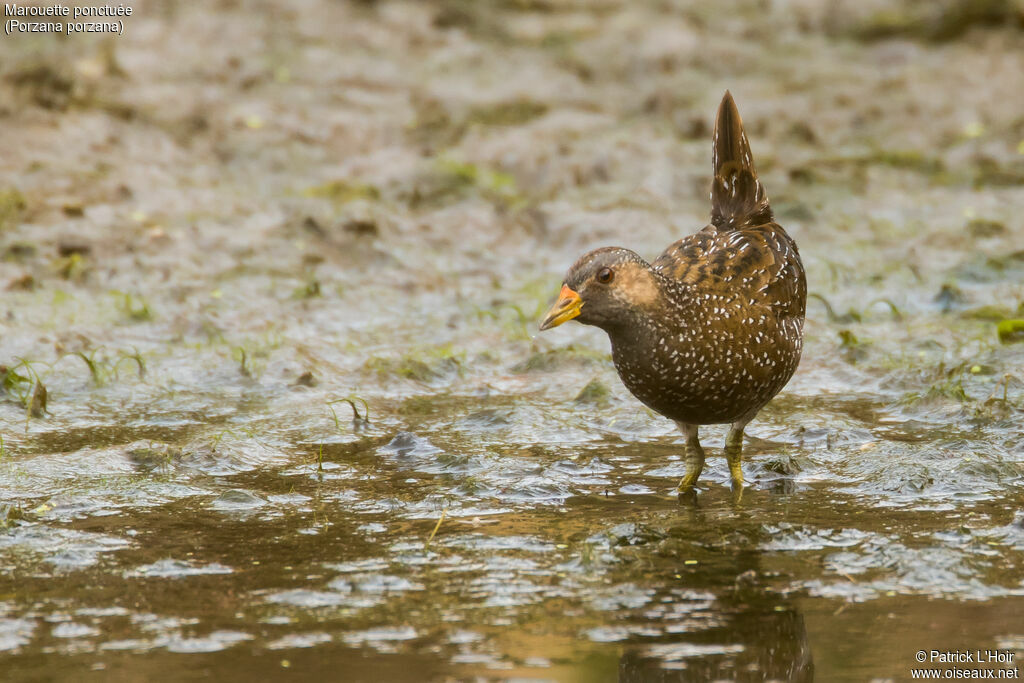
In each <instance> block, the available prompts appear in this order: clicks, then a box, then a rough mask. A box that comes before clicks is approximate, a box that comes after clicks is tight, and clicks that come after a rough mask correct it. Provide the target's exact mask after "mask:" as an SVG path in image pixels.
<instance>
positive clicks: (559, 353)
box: [510, 344, 611, 373]
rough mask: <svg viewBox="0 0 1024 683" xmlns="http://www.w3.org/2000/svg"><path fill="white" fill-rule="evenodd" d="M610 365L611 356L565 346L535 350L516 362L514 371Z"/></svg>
mask: <svg viewBox="0 0 1024 683" xmlns="http://www.w3.org/2000/svg"><path fill="white" fill-rule="evenodd" d="M600 364H604V365H610V364H611V356H610V355H608V354H606V353H600V352H597V351H593V350H592V349H589V348H584V347H579V346H573V345H571V344H570V345H569V346H564V347H560V348H556V349H546V350H543V351H534V352H532V353H531V354H530V357H529V358H527V359H526V360H524V361H521V362H519V363H516V364H515V365H513V366H512V367H511V368H510V370H511V371H512V372H522V373H529V372H552V371H554V370H559V369H561V368H565V367H587V366H592V365H600Z"/></svg>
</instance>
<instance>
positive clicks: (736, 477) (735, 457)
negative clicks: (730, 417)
mask: <svg viewBox="0 0 1024 683" xmlns="http://www.w3.org/2000/svg"><path fill="white" fill-rule="evenodd" d="M749 421H750V420H742V421H740V422H733V423H732V426H731V427H730V428H729V433H728V434H727V435H726V437H725V459H726V461H728V463H729V474H730V475H731V476H732V487H733V488H734V489H739V490H741V489H742V488H743V429H744V428H745V427H746V426H747V422H749Z"/></svg>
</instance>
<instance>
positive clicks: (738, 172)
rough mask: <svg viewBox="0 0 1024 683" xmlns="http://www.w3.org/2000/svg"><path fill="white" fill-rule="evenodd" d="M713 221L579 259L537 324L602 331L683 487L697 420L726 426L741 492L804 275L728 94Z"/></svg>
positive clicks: (692, 471) (793, 347)
mask: <svg viewBox="0 0 1024 683" xmlns="http://www.w3.org/2000/svg"><path fill="white" fill-rule="evenodd" d="M712 170H713V180H712V182H711V222H710V223H709V224H708V225H706V226H705V227H704V228H702V229H701V230H699V231H697V232H695V233H694V234H691V235H689V236H687V237H683V238H682V239H680V240H678V241H676V242H674V243H673V244H671V245H669V247H668V248H667V249H665V251H664V252H663V253H662V254H661V255H660V256H658V257H657V258H656V259H654V260H653V261H651V262H650V263H648V262H647V261H645V260H644V259H643V258H641V257H640V256H639V255H638V254H637V253H636V252H634V251H631V250H629V249H626V248H623V247H603V248H600V249H595V250H593V251H591V252H589V253H587V254H584V255H583V256H581V257H580V258H579V259H578V260H577V261H576V262H575V263H574V264H573V265H572V266H571V267H570V268H569V270H568V272H567V273H566V276H565V279H564V280H563V282H562V288H561V291H560V292H559V294H558V299H557V300H556V302H555V304H554V305H553V306H552V307H551V309H550V310H549V311H548V313H547V314H546V315H545V317H544V319H543V321H542V322H541V324H540V329H541V331H543V330H548V329H551V328H553V327H556V326H558V325H561V324H563V323H565V322H567V321H570V320H575V321H576V322H579V323H582V324H584V325H593V326H596V327H598V328H600V329H602V330H604V331H605V332H606V333H607V334H608V338H609V339H610V341H611V349H612V361H613V363H614V365H615V369H616V370H617V371H618V374H619V377H620V378H621V380H622V382H623V384H624V385H625V386H626V388H627V389H629V391H630V392H631V393H632V394H633V395H634V396H635V397H636V398H637V399H639V400H640V402H641V403H643V404H644V405H646V406H647V407H649V408H650V409H652V410H654V411H655V412H657V413H660V414H661V415H663V416H665V417H667V418H669V419H670V420H673V421H675V423H676V425H677V426H678V428H679V430H680V431H681V432H682V434H683V436H684V437H685V444H686V445H685V457H684V462H685V467H686V469H685V474H684V476H683V477H682V479H681V480H680V482H679V485H678V486H677V489H678V490H679V492H680V493H683V492H687V491H690V492H692V491H693V488H694V486H695V484H696V483H697V480H698V478H699V477H700V474H701V472H702V470H703V468H704V459H705V456H704V449H703V448H702V447H701V444H700V438H699V433H698V430H699V428H700V427H701V426H702V425H709V424H728V425H730V427H729V431H728V433H727V435H726V439H725V457H726V460H727V462H728V465H729V472H730V479H731V483H732V487H733V489H734V490H739V491H740V492H742V490H743V487H744V479H743V467H742V459H743V431H744V429H745V428H746V426H747V424H748V423H749V422H750V421H751V420H752V419H753V418H754V417H755V416H756V415H757V414H758V412H760V410H761V409H762V408H763V407H764V406H765V405H766V404H767V403H768V402H769V401H770V400H771V399H772V398H774V397H775V395H776V394H778V393H779V391H781V390H782V388H783V387H784V386H785V385H786V384H787V383H788V382H789V380H790V378H791V377H792V376H793V373H794V372H795V371H796V369H797V366H798V365H799V363H800V355H801V351H802V348H803V326H804V315H805V309H806V304H807V279H806V275H805V272H804V266H803V262H802V261H801V260H800V253H799V251H798V250H797V245H796V242H795V241H794V240H793V238H792V237H790V236H789V234H788V233H787V232H786V231H785V230H784V229H783V228H782V226H780V225H779V224H778V223H776V222H775V218H774V215H773V213H772V209H771V205H770V204H769V202H768V196H767V193H766V192H765V189H764V186H763V185H762V184H761V181H760V180H759V179H758V176H757V172H756V170H755V169H754V159H753V155H752V154H751V151H750V143H749V142H748V140H747V135H746V133H745V132H744V130H743V121H742V120H741V119H740V114H739V110H738V109H737V108H736V102H735V101H734V100H733V97H732V94H731V93H730V92H729V91H728V90H726V92H725V95H724V96H723V98H722V102H721V104H720V105H719V107H718V114H717V117H716V121H715V132H714V138H713V142H712Z"/></svg>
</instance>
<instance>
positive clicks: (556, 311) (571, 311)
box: [540, 284, 583, 332]
mask: <svg viewBox="0 0 1024 683" xmlns="http://www.w3.org/2000/svg"><path fill="white" fill-rule="evenodd" d="M582 307H583V299H581V298H580V295H579V294H577V293H576V292H574V291H573V290H571V289H569V285H565V284H563V285H562V291H561V292H559V294H558V303H556V304H555V305H554V306H552V307H551V310H550V311H548V314H547V315H546V316H544V322H542V323H541V324H540V330H541V332H543V331H544V330H550V329H551V328H552V327H558V326H559V325H561V324H562V323H564V322H566V321H569V320H572V319H573V318H575V317H576V316H578V315H579V314H580V308H582Z"/></svg>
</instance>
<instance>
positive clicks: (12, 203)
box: [0, 187, 27, 258]
mask: <svg viewBox="0 0 1024 683" xmlns="http://www.w3.org/2000/svg"><path fill="white" fill-rule="evenodd" d="M26 206H27V204H26V202H25V196H24V195H22V194H21V192H19V191H18V190H17V189H16V188H13V187H5V188H0V231H3V230H5V229H6V228H7V227H9V226H11V225H14V224H15V223H17V222H18V219H19V218H21V214H22V213H23V212H24V211H25V208H26ZM12 249H15V247H14V246H13V245H12V246H8V247H7V252H5V258H6V257H7V256H6V254H13V253H16V251H15V252H12V251H11V250H12Z"/></svg>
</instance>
